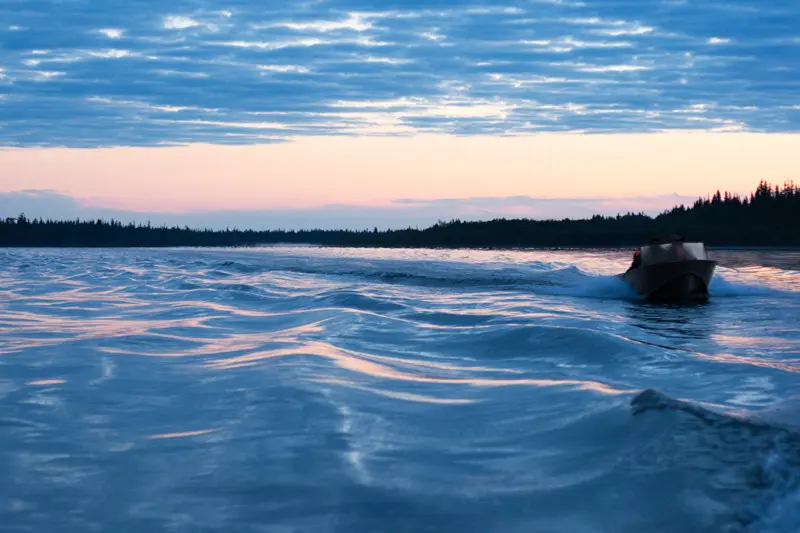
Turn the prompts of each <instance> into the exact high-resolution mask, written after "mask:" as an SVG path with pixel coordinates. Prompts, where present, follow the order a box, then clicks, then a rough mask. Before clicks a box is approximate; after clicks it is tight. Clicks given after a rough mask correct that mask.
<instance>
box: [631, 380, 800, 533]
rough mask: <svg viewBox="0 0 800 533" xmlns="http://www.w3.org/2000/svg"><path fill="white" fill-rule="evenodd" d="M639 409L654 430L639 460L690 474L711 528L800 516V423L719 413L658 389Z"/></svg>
mask: <svg viewBox="0 0 800 533" xmlns="http://www.w3.org/2000/svg"><path fill="white" fill-rule="evenodd" d="M795 407H797V406H795ZM631 412H632V415H633V416H634V418H635V419H639V421H640V423H641V424H642V426H643V427H640V428H638V429H639V430H642V429H645V430H646V435H647V436H646V437H643V438H644V439H645V442H646V446H645V447H644V448H640V449H639V450H638V453H637V456H636V458H635V459H634V460H633V461H632V462H631V466H634V465H635V466H636V467H637V468H638V469H639V470H640V471H644V472H647V473H648V474H650V475H653V474H655V473H657V472H667V471H669V472H671V473H676V472H677V473H680V474H681V475H682V476H683V477H684V478H685V479H687V480H690V482H691V485H692V486H693V488H694V489H695V490H699V492H697V494H702V498H699V499H698V504H699V505H700V506H702V507H703V508H704V509H705V511H706V512H707V520H708V523H707V525H708V526H709V531H725V532H731V533H734V532H735V533H744V532H747V533H784V532H788V531H793V530H794V529H795V526H796V524H797V523H798V520H800V511H798V506H797V504H798V503H800V430H798V428H797V427H792V426H789V425H781V424H778V423H774V422H768V421H767V420H766V419H759V418H757V417H755V416H753V415H742V414H737V413H724V412H717V410H716V409H715V408H713V407H712V408H710V407H706V406H701V405H699V404H697V403H693V402H688V401H681V400H677V399H674V398H671V397H669V396H667V395H664V394H662V393H660V392H657V391H655V390H652V389H648V390H645V391H643V392H641V393H639V394H637V395H636V396H635V397H634V398H633V400H632V401H631ZM794 414H795V415H796V414H798V412H797V410H795V412H794ZM639 435H640V436H643V433H639Z"/></svg>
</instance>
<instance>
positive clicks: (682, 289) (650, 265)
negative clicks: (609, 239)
mask: <svg viewBox="0 0 800 533" xmlns="http://www.w3.org/2000/svg"><path fill="white" fill-rule="evenodd" d="M716 267H717V262H716V261H711V260H709V258H708V253H707V252H706V248H705V245H704V244H703V243H701V242H685V241H684V239H683V238H682V237H673V238H670V239H653V240H652V241H651V243H650V244H649V245H647V246H642V247H641V248H638V249H637V250H636V252H635V253H634V260H633V264H632V265H631V267H630V268H629V269H628V270H627V272H625V273H623V274H620V276H621V277H622V279H623V280H624V281H625V282H626V283H627V284H628V285H630V286H631V287H632V288H633V289H634V290H635V291H636V293H637V294H639V295H640V296H642V297H644V298H645V299H647V300H650V301H705V300H707V299H708V296H709V287H710V285H711V279H712V278H713V277H714V271H715V270H716Z"/></svg>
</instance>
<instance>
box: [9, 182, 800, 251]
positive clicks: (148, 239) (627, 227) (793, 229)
mask: <svg viewBox="0 0 800 533" xmlns="http://www.w3.org/2000/svg"><path fill="white" fill-rule="evenodd" d="M673 233H677V234H680V235H683V236H684V237H685V238H686V240H688V241H703V242H705V243H706V244H707V245H708V246H752V247H756V246H789V247H793V246H800V189H798V187H797V186H796V185H795V184H794V183H792V182H788V183H786V184H785V185H784V186H783V187H782V188H781V187H779V186H772V185H770V184H769V183H767V182H764V181H762V182H761V183H760V184H759V185H758V187H757V188H756V190H755V191H754V192H753V193H752V194H750V195H749V196H745V197H740V196H739V195H735V194H730V193H720V192H719V191H717V192H716V193H714V194H713V195H711V196H709V197H707V198H699V199H698V200H697V201H696V202H695V203H694V204H693V205H691V206H684V205H680V206H676V207H673V208H672V209H670V210H668V211H665V212H663V213H661V214H660V215H658V216H656V217H651V216H648V215H646V214H644V213H627V214H625V215H622V214H620V215H617V216H610V217H609V216H600V215H595V216H593V217H592V218H588V219H579V220H570V219H563V220H532V219H505V218H503V219H495V220H489V221H481V222H466V221H461V220H452V221H449V222H443V221H442V222H439V223H437V224H435V225H433V226H431V227H429V228H426V229H416V228H408V229H402V230H388V231H378V230H377V229H371V230H363V231H351V230H303V231H292V230H282V229H276V230H269V231H253V230H242V229H226V230H209V229H191V228H188V227H183V228H181V227H166V226H151V225H150V224H133V223H130V224H123V223H121V222H119V221H116V220H110V221H105V220H42V219H28V218H27V217H26V216H25V215H24V214H20V215H19V216H17V217H11V218H5V219H0V246H2V247H12V246H25V247H141V246H146V247H163V246H258V245H267V244H277V243H285V244H317V245H328V246H374V247H454V248H455V247H503V248H505V247H569V246H598V247H606V246H609V247H613V246H636V245H639V244H642V243H646V242H647V241H649V240H650V238H651V237H653V236H662V235H669V234H673Z"/></svg>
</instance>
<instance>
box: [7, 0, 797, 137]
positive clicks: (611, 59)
mask: <svg viewBox="0 0 800 533" xmlns="http://www.w3.org/2000/svg"><path fill="white" fill-rule="evenodd" d="M379 4H380V7H379V8H376V7H375V6H376V3H374V2H366V1H365V0H319V1H313V2H284V3H267V4H264V3H263V2H257V1H256V0H242V1H241V2H236V3H235V5H234V4H230V7H228V6H223V8H222V9H221V8H220V4H219V3H216V2H212V1H211V0H175V1H174V2H171V3H169V4H167V3H164V2H156V1H155V0H142V1H141V2H136V3H130V2H123V1H122V0H108V1H107V2H104V3H103V6H102V8H100V7H97V6H94V5H91V4H88V3H85V2H68V3H64V2H62V1H59V0H40V1H37V2H34V3H31V5H30V6H28V7H26V9H24V10H20V9H17V8H16V7H15V6H16V4H14V3H11V4H8V3H6V4H2V5H0V18H2V20H3V21H4V26H3V27H2V28H0V34H1V35H2V39H3V42H4V46H3V48H2V50H0V69H2V70H0V95H2V97H3V108H2V109H0V122H2V123H3V124H5V126H4V130H3V132H4V135H3V136H2V143H0V144H2V145H4V146H20V147H25V146H72V147H97V146H117V145H126V146H141V145H162V144H164V143H169V144H182V143H193V142H203V143H208V142H211V143H259V142H269V141H270V139H265V138H264V137H263V136H261V135H241V129H242V126H241V124H246V123H247V122H250V120H248V117H251V116H252V114H253V113H280V115H276V117H277V118H276V119H275V120H276V121H278V122H281V123H282V124H283V126H282V127H281V130H282V131H284V132H285V135H284V136H285V137H286V138H296V137H299V136H304V135H396V134H403V135H414V134H417V133H423V132H425V133H432V132H438V133H449V134H458V135H472V134H493V135H523V134H529V133H530V132H531V131H533V130H535V131H559V132H562V131H570V132H624V133H630V132H655V131H667V130H673V131H683V130H693V131H697V130H708V131H720V128H727V129H730V128H733V127H735V128H736V129H738V130H744V131H753V132H796V131H798V129H800V128H799V127H798V126H800V117H798V116H797V113H791V112H789V111H788V106H792V105H795V104H796V102H795V99H796V86H797V83H798V82H799V81H800V72H798V67H797V65H796V62H794V61H793V60H792V59H793V58H794V57H796V55H797V52H798V42H797V31H796V28H795V24H794V22H793V21H795V20H797V19H798V17H800V4H798V3H797V2H793V1H791V0H776V1H775V2H768V3H767V2H762V1H760V0H707V1H704V2H681V1H659V2H618V1H617V0H596V1H592V2H580V1H568V0H538V1H533V0H530V1H526V2H520V1H517V0H513V1H512V0H499V1H498V2H493V3H488V4H487V3H486V2H478V1H477V0H427V1H424V2H423V1H414V2H405V1H403V2H401V1H400V0H385V1H382V2H380V3H379ZM599 87H602V90H598V88H599ZM454 96H458V97H459V98H460V99H461V101H460V103H459V104H457V105H456V104H453V98H454ZM90 98H102V99H106V100H108V101H110V102H128V104H125V105H116V104H108V105H105V106H100V105H97V101H91V100H89V99H90ZM342 101H346V102H349V103H351V104H352V105H351V106H350V107H351V108H352V111H353V112H355V111H356V110H357V109H359V108H362V109H363V108H364V106H363V105H360V104H366V103H369V102H398V101H403V102H406V103H407V104H408V105H405V106H400V107H392V108H389V107H386V108H383V107H372V108H370V109H371V110H370V114H369V115H368V116H367V115H361V116H360V117H355V116H354V115H352V114H350V115H347V114H342V111H343V110H342V109H341V108H340V106H337V105H336V104H337V102H342ZM413 102H422V103H421V104H420V103H413ZM701 102H705V103H713V104H715V106H714V107H710V108H709V110H708V112H707V114H708V115H709V118H711V119H714V120H716V121H717V122H712V121H695V120H689V117H688V116H687V115H686V114H681V113H674V112H673V111H674V110H678V109H682V108H685V107H687V106H689V105H693V104H696V103H701ZM131 103H132V104H131ZM359 103H360V104H359ZM486 105H491V106H499V108H501V109H502V112H498V113H489V114H486V113H482V112H480V109H481V106H486ZM611 108H613V109H616V110H623V111H624V110H627V112H622V111H620V112H615V113H609V112H608V110H609V109H611ZM166 109H170V110H173V111H174V110H177V111H174V113H176V114H178V115H180V119H176V120H172V121H168V122H165V121H164V120H163V116H162V115H163V113H164V112H165V111H164V110H166ZM203 109H214V110H216V111H215V113H216V116H215V119H214V120H213V121H207V123H203V124H199V123H197V122H196V121H197V120H202V119H201V118H200V117H199V116H198V115H199V114H202V113H203V111H200V110H203ZM576 109H579V110H581V112H576ZM600 116H602V119H601V118H598V117H600ZM731 121H734V122H731Z"/></svg>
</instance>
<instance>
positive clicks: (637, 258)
mask: <svg viewBox="0 0 800 533" xmlns="http://www.w3.org/2000/svg"><path fill="white" fill-rule="evenodd" d="M641 265H642V250H641V249H640V248H637V249H636V250H634V252H633V262H632V263H631V266H630V267H629V268H628V270H633V269H634V268H636V267H639V266H641Z"/></svg>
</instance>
